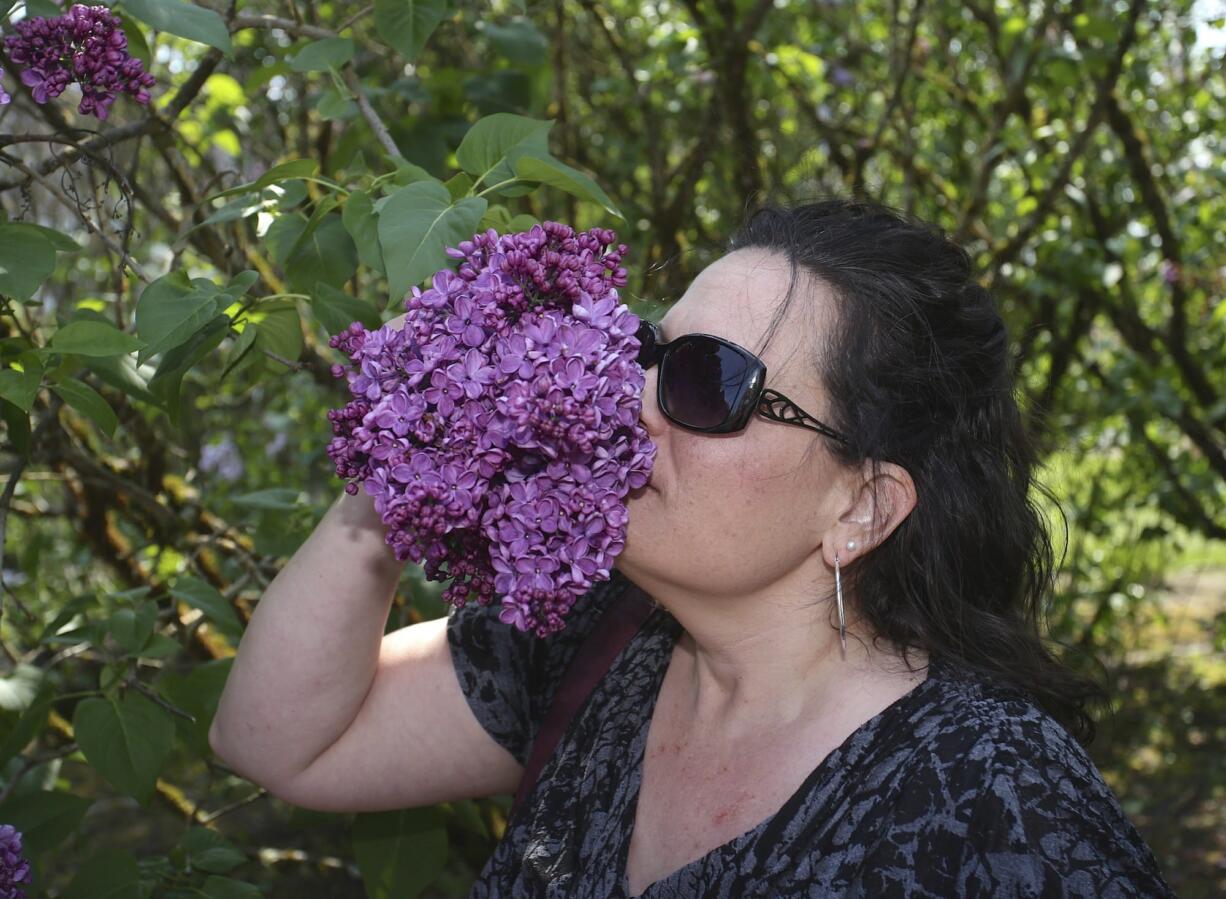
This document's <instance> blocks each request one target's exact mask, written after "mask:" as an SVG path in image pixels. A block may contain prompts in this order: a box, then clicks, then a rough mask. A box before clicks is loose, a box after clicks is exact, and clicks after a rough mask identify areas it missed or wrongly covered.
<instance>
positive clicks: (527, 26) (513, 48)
mask: <svg viewBox="0 0 1226 899" xmlns="http://www.w3.org/2000/svg"><path fill="white" fill-rule="evenodd" d="M484 34H485V36H486V37H488V38H489V39H490V43H492V44H493V45H494V48H495V49H496V50H497V51H498V52H499V53H501V54H502V55H503V56H505V57H506V58H507V59H509V60H510V61H511V62H515V63H519V64H521V65H539V64H541V63H544V62H546V61H547V60H548V58H549V41H548V40H546V39H545V35H543V34H541V32H540V30H539V29H538V28H537V27H536V25H534V24H533V23H532V21H531V20H530V19H525V18H524V17H522V16H516V17H515V18H514V19H512V20H511V21H509V22H507V23H506V24H505V25H495V24H494V23H492V22H486V23H485V28H484Z"/></svg>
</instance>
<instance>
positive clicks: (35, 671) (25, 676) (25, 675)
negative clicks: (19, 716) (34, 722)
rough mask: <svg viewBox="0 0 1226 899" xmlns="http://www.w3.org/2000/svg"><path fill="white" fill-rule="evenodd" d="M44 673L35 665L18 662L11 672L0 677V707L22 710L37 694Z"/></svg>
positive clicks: (16, 710) (7, 709)
mask: <svg viewBox="0 0 1226 899" xmlns="http://www.w3.org/2000/svg"><path fill="white" fill-rule="evenodd" d="M44 677H45V674H44V672H43V670H42V669H41V668H39V667H38V666H37V665H25V664H18V665H17V666H16V668H14V669H13V673H12V674H9V675H8V676H6V677H0V709H4V710H6V711H10V712H22V711H25V710H26V709H28V708H29V707H30V705H31V703H33V702H34V697H36V696H37V695H38V691H39V687H40V686H41V685H42V683H43V678H44Z"/></svg>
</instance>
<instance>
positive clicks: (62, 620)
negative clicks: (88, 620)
mask: <svg viewBox="0 0 1226 899" xmlns="http://www.w3.org/2000/svg"><path fill="white" fill-rule="evenodd" d="M97 602H98V599H97V597H96V596H94V594H92V593H80V594H78V595H76V596H74V597H73V598H72V599H70V600H68V602H66V603H64V606H63V608H61V609H60V610H59V611H58V612H57V613H56V615H55V617H54V618H52V619H51V620H50V621H48V622H47V624H46V625H45V626H44V627H43V632H42V633H41V634H39V636H38V641H37V642H39V643H42V642H43V641H45V640H46V639H47V638H48V637H50V636H51V635H52V634H54V633H55V632H56V631H58V630H59V629H60V628H62V627H63V626H64V625H66V624H67V623H68V622H69V621H71V620H72V619H73V618H76V617H77V615H80V614H81V613H83V612H84V611H85V610H86V609H89V608H90V607H92V606H95V605H97Z"/></svg>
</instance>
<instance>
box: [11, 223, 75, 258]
mask: <svg viewBox="0 0 1226 899" xmlns="http://www.w3.org/2000/svg"><path fill="white" fill-rule="evenodd" d="M22 224H23V225H24V226H25V227H27V228H34V229H36V230H37V231H38V232H39V233H40V234H42V236H43V237H45V238H47V240H49V241H51V246H53V247H55V249H56V251H57V252H60V253H76V252H79V251H80V250H82V249H83V247H82V246H81V245H80V244H79V243H77V242H76V241H75V240H73V239H72V238H71V237H69V236H68V235H67V234H65V233H64V232H62V231H56V230H55V229H54V228H48V227H47V226H46V225H37V224H35V223H34V222H22Z"/></svg>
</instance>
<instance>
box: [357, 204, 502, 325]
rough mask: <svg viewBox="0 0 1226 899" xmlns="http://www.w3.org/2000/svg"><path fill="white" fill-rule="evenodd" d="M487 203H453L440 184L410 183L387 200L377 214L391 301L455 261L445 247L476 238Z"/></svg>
mask: <svg viewBox="0 0 1226 899" xmlns="http://www.w3.org/2000/svg"><path fill="white" fill-rule="evenodd" d="M486 205H487V204H486V201H485V200H484V199H483V198H481V197H468V198H467V199H464V200H461V201H460V202H458V203H456V204H455V205H452V204H451V195H450V194H449V193H448V192H447V188H445V187H444V186H443V185H441V184H439V183H438V182H436V181H420V182H418V183H416V184H410V185H409V186H408V187H404V188H401V189H400V190H398V191H396V192H395V193H394V194H392V195H391V196H389V197H388V198H387V204H386V205H385V206H384V207H383V210H382V212H380V213H379V244H380V245H381V246H382V248H383V258H384V260H385V261H386V262H387V264H388V273H387V276H388V294H389V295H390V297H391V300H392V302H395V301H397V300H398V298H401V297H403V296H404V295H405V294H406V293H408V291H409V288H410V287H412V286H414V285H415V284H419V283H421V282H422V281H423V280H424V279H426V278H428V277H429V276H430V275H432V274H434V273H435V272H436V271H438V270H439V269H442V268H444V267H446V266H447V265H448V263H449V262H451V257H449V256H448V255H447V254H446V252H445V250H444V248H445V247H448V246H455V245H456V244H458V243H459V242H460V241H462V240H469V239H471V238H472V236H473V233H474V231H475V230H476V227H477V222H479V221H481V216H482V215H484V214H485V207H486Z"/></svg>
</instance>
